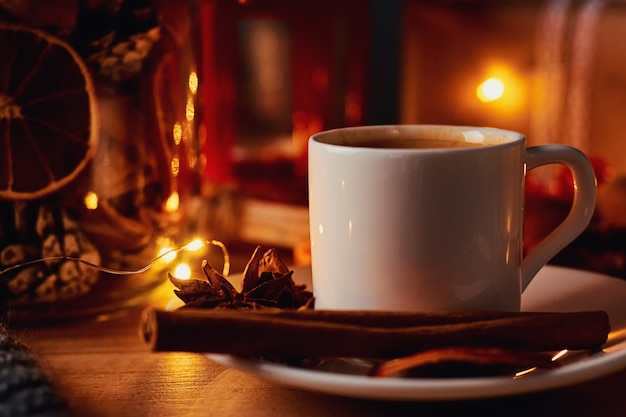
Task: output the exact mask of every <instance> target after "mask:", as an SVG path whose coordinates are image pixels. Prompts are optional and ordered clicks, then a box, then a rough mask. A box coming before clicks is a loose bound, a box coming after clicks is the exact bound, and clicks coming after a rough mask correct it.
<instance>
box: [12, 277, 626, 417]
mask: <svg viewBox="0 0 626 417" xmlns="http://www.w3.org/2000/svg"><path fill="white" fill-rule="evenodd" d="M168 292H169V294H171V289H168ZM161 301H163V299H161ZM161 301H159V302H161ZM153 305H154V304H153ZM140 313H141V308H136V309H132V310H129V311H127V312H126V314H124V315H121V316H120V317H117V318H110V319H108V320H104V321H90V322H82V323H74V324H66V325H63V326H53V327H44V328H31V329H26V330H25V331H24V332H23V339H24V341H25V342H26V343H27V344H28V345H29V346H30V348H31V349H32V351H33V352H34V353H35V354H36V355H38V358H39V359H40V362H41V364H42V366H43V367H44V369H45V370H47V371H48V373H49V375H50V377H51V379H52V381H53V382H54V383H55V384H56V386H57V388H58V390H59V391H60V393H61V394H62V395H63V396H64V397H65V398H66V399H67V401H68V403H69V406H70V408H71V411H72V415H75V416H81V417H87V416H107V417H114V416H178V417H182V416H233V417H234V416H236V417H242V416H250V417H254V416H272V417H276V416H329V415H341V416H351V415H354V416H359V417H367V416H390V415H394V416H405V415H406V416H408V415H419V416H460V415H481V416H499V417H500V416H503V415H506V416H525V417H528V416H551V417H553V416H561V415H563V416H565V415H567V416H569V417H575V416H595V417H598V416H622V415H624V413H625V412H626V402H625V401H624V388H625V387H626V371H619V372H618V373H615V374H613V375H609V376H607V377H604V378H601V379H597V380H593V381H589V382H586V383H583V384H578V385H574V386H571V387H567V388H564V389H557V390H553V391H548V392H540V393H536V394H532V395H521V396H513V397H506V398H496V399H488V400H474V401H461V402H454V401H453V402H404V403H403V402H384V401H368V400H361V399H351V398H342V397H339V396H333V395H326V394H320V393H314V392H307V391H304V390H300V389H296V388H291V387H287V386H281V385H277V384H274V383H270V382H266V381H262V380H260V379H257V378H255V377H252V376H249V375H247V374H245V373H242V372H240V371H237V370H233V369H229V368H226V367H224V366H221V365H218V364H216V363H213V362H211V361H209V360H207V359H205V358H204V357H203V356H202V355H199V354H191V353H153V352H150V351H149V350H148V348H147V346H146V345H145V344H144V342H143V341H142V340H141V339H140V338H139V336H138V324H139V317H140Z"/></svg>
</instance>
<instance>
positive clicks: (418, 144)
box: [347, 138, 485, 149]
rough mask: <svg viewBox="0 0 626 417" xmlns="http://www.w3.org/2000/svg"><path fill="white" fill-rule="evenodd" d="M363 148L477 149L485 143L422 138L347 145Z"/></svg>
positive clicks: (375, 140)
mask: <svg viewBox="0 0 626 417" xmlns="http://www.w3.org/2000/svg"><path fill="white" fill-rule="evenodd" d="M347 145H348V146H353V147H362V148H383V149H385V148H386V149H438V148H475V147H478V146H484V145H485V144H484V143H475V142H466V141H463V140H452V139H422V138H386V139H371V140H359V141H354V142H351V143H348V144H347Z"/></svg>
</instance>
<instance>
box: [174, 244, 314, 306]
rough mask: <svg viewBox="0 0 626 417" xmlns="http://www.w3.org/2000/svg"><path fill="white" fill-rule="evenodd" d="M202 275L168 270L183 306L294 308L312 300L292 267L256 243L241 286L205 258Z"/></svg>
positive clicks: (273, 250) (311, 295)
mask: <svg viewBox="0 0 626 417" xmlns="http://www.w3.org/2000/svg"><path fill="white" fill-rule="evenodd" d="M202 270H203V272H204V275H205V276H206V280H203V279H188V280H184V279H179V278H176V277H174V276H172V275H171V274H169V279H170V281H171V282H172V283H173V284H174V286H176V288H178V289H177V290H174V293H175V294H176V295H177V296H178V298H180V299H181V300H182V301H183V302H184V303H185V305H184V306H183V307H182V308H185V307H188V308H189V307H192V308H238V309H258V308H267V307H274V308H287V309H298V308H303V307H308V306H310V305H311V304H312V301H313V294H312V293H311V292H310V291H307V290H306V286H304V285H296V283H295V282H294V281H293V277H292V275H293V271H291V270H289V268H288V267H287V266H286V265H285V264H284V263H283V261H282V260H281V259H280V258H279V257H278V255H277V253H276V250H275V249H269V250H268V251H266V252H265V253H262V252H261V247H260V246H257V248H256V249H255V251H254V253H253V255H252V257H251V258H250V260H249V261H248V264H247V265H246V268H245V270H244V272H243V274H242V278H243V281H242V289H241V291H237V289H236V288H235V287H234V286H233V285H232V284H231V283H230V282H229V281H228V279H226V277H224V276H223V275H222V274H220V273H219V272H218V271H216V270H215V269H214V268H213V267H211V266H210V265H209V264H208V263H207V262H206V261H203V263H202Z"/></svg>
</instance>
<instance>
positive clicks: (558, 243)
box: [522, 145, 596, 291]
mask: <svg viewBox="0 0 626 417" xmlns="http://www.w3.org/2000/svg"><path fill="white" fill-rule="evenodd" d="M555 163H556V164H563V165H565V166H566V167H568V168H569V170H570V171H571V172H572V176H573V179H574V183H573V186H574V200H573V202H572V207H571V209H570V212H569V214H568V215H567V217H566V218H565V220H563V222H561V224H559V225H558V226H557V228H556V229H554V230H553V231H552V232H551V233H550V234H548V236H546V237H545V238H544V239H543V240H542V241H541V242H540V243H539V245H537V246H536V247H535V248H534V249H533V250H532V251H531V252H530V253H529V254H528V255H527V256H526V257H525V258H524V260H523V261H522V291H524V290H525V289H526V287H527V286H528V284H530V281H531V280H532V279H533V278H534V277H535V275H536V274H537V272H539V270H540V269H541V268H542V267H543V266H544V265H545V264H547V263H548V261H549V260H550V259H551V258H552V257H554V256H555V255H556V254H557V253H558V252H559V251H561V250H562V249H563V248H565V247H566V246H567V245H568V244H570V243H571V242H572V241H573V240H574V239H576V238H577V237H578V235H580V234H581V233H582V232H583V231H584V230H585V228H586V227H587V225H589V222H590V221H591V217H592V216H593V210H594V208H595V205H596V177H595V174H594V172H593V167H592V166H591V162H589V159H588V158H587V157H586V156H585V154H584V153H582V152H581V151H580V150H578V149H576V148H573V147H571V146H566V145H541V146H533V147H529V148H527V149H526V171H527V172H528V171H529V170H531V169H533V168H537V167H539V166H542V165H546V164H555Z"/></svg>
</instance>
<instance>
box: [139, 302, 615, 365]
mask: <svg viewBox="0 0 626 417" xmlns="http://www.w3.org/2000/svg"><path fill="white" fill-rule="evenodd" d="M396 314H397V313H378V312H324V311H317V310H312V311H298V312H276V313H274V312H262V311H242V310H202V309H180V310H176V311H171V312H168V311H162V310H156V309H152V308H149V309H146V310H145V311H144V314H143V316H142V320H141V326H140V334H141V336H142V337H143V339H144V340H145V342H146V343H148V345H149V346H150V347H151V348H152V349H153V350H155V351H187V352H212V353H228V354H232V355H236V356H257V355H265V356H270V355H272V356H281V357H297V358H304V357H338V356H349V357H368V358H391V357H399V356H405V355H408V354H412V353H415V352H418V351H422V350H426V349H430V348H436V347H441V346H473V347H502V348H512V349H520V350H534V351H550V350H560V349H593V348H597V347H599V346H601V345H602V344H604V342H605V341H606V339H607V337H608V333H609V330H610V325H609V319H608V315H607V314H606V312H604V311H585V312H572V313H543V312H540V313H501V312H482V313H450V314H448V313H445V314H438V313H423V314H421V313H417V314H414V313H413V316H414V317H413V320H415V322H411V323H410V324H409V325H406V326H402V327H392V326H383V325H382V324H383V323H384V321H385V320H391V319H392V318H393V317H394V315H396ZM402 315H403V314H400V316H402ZM407 316H408V315H407ZM446 316H447V318H446ZM338 317H343V320H346V317H348V318H350V320H354V321H355V322H360V323H357V324H354V323H349V322H339V320H335V319H336V318H338ZM363 317H366V318H368V320H371V322H370V325H368V324H364V322H366V320H364V319H363ZM396 318H397V317H396ZM404 320H407V322H410V320H409V317H404ZM429 320H434V322H429ZM371 323H374V325H371ZM415 323H420V324H415Z"/></svg>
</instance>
